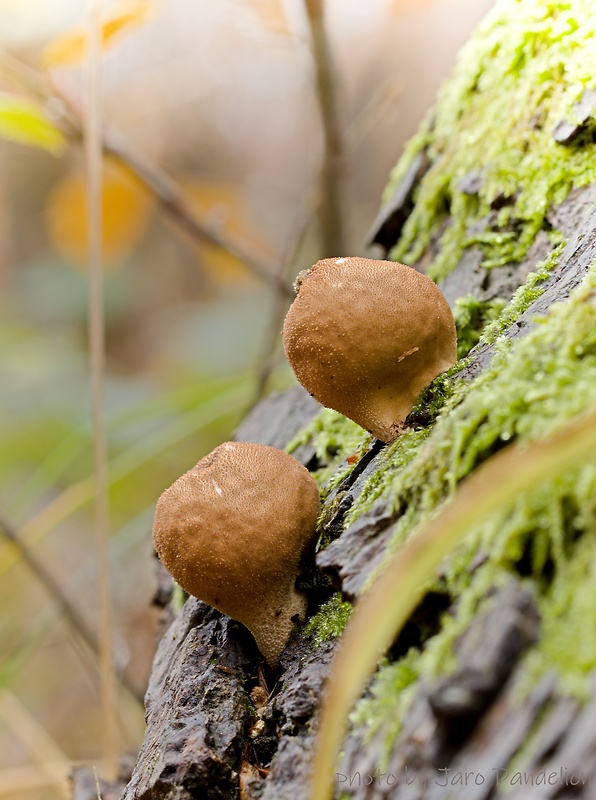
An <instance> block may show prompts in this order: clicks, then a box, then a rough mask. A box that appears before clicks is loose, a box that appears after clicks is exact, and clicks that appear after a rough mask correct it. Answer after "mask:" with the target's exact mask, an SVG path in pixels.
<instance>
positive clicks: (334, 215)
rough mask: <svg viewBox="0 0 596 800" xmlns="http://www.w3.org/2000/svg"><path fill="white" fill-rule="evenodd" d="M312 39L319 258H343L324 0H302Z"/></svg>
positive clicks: (339, 158)
mask: <svg viewBox="0 0 596 800" xmlns="http://www.w3.org/2000/svg"><path fill="white" fill-rule="evenodd" d="M304 1H305V5H306V10H307V13H308V21H309V24H310V30H311V36H312V50H313V58H314V61H315V68H316V79H317V96H318V99H319V107H320V110H321V120H322V123H323V130H324V134H325V155H324V162H323V172H322V176H321V177H322V180H321V182H322V189H323V197H322V199H321V205H320V210H319V218H320V226H321V245H322V250H323V252H322V255H323V257H325V258H329V257H332V256H343V255H346V252H345V241H344V230H343V213H342V191H341V174H342V169H343V152H342V151H343V148H342V137H341V131H340V127H339V122H338V118H337V99H336V92H335V79H334V75H333V68H332V64H331V57H330V53H329V44H328V41H327V36H326V33H325V2H324V0H304Z"/></svg>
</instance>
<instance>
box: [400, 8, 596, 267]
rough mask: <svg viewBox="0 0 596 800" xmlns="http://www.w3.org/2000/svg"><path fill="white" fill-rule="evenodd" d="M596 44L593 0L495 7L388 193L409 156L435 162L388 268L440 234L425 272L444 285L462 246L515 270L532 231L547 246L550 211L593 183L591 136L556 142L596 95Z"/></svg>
mask: <svg viewBox="0 0 596 800" xmlns="http://www.w3.org/2000/svg"><path fill="white" fill-rule="evenodd" d="M595 34H596V16H595V15H594V13H593V4H592V2H591V0H567V2H564V1H561V2H555V1H553V2H542V0H523V2H521V1H520V0H499V2H497V3H496V5H495V7H494V9H493V10H492V12H491V13H490V14H489V15H488V16H487V18H486V20H485V21H484V23H483V24H482V25H481V26H480V28H479V30H478V31H477V33H476V34H475V36H474V37H473V39H472V40H471V41H470V42H469V44H468V45H467V46H466V47H465V48H464V49H463V50H462V51H461V54H460V58H459V61H458V64H457V67H456V69H455V72H454V75H453V76H452V77H451V79H450V80H449V82H448V83H447V84H446V85H445V86H444V87H443V89H442V91H441V93H440V95H439V99H438V103H437V106H436V109H435V111H434V115H433V116H432V126H431V122H430V120H431V117H429V120H428V121H427V122H425V124H424V125H423V127H422V129H421V132H420V133H419V134H418V135H417V136H416V137H415V139H414V140H413V141H412V142H411V143H410V145H409V146H408V148H407V149H406V152H405V153H404V156H403V158H402V159H401V160H400V163H399V164H398V166H397V168H396V170H395V171H394V174H393V176H392V181H391V184H390V186H389V187H388V194H390V192H391V191H392V189H393V187H394V186H395V184H396V183H397V182H398V181H399V180H400V178H401V177H402V176H403V175H404V173H405V171H406V170H407V168H408V166H409V164H410V163H411V160H412V158H413V157H414V156H415V155H416V153H418V152H419V151H420V150H422V149H424V150H426V152H427V155H428V157H429V158H430V161H431V167H430V169H429V170H428V172H427V173H426V175H425V177H424V178H423V180H422V181H421V183H420V185H419V186H418V188H417V193H416V197H415V206H414V209H413V212H412V213H411V214H410V216H409V218H408V220H407V222H406V224H405V226H404V228H403V231H402V234H401V238H400V239H399V241H398V242H397V244H396V246H395V247H394V249H393V251H392V253H391V257H392V258H395V259H397V260H400V261H405V262H406V263H414V262H416V261H418V260H419V259H420V258H421V256H422V254H423V253H424V251H425V250H426V248H427V247H428V246H429V244H430V242H431V240H432V239H433V238H434V237H436V236H438V235H440V236H441V239H440V247H439V252H438V255H437V257H436V258H435V260H434V262H433V263H432V265H431V266H430V269H429V274H430V275H431V276H432V277H433V278H435V279H436V280H439V279H442V278H444V277H445V276H446V275H448V274H449V272H450V271H451V270H452V269H453V267H454V266H455V265H456V264H457V262H458V261H459V259H460V257H461V255H462V253H463V251H464V249H465V248H467V247H471V246H475V247H480V249H481V250H482V254H483V262H482V263H483V266H484V267H486V268H493V267H498V266H500V265H503V264H507V263H511V262H513V263H516V262H520V261H522V260H523V259H524V258H525V256H526V255H527V253H528V250H529V248H530V246H531V245H532V242H533V241H534V238H535V236H536V233H537V232H538V231H539V230H541V229H544V230H546V231H547V232H549V235H553V232H552V231H551V228H550V225H549V223H548V222H547V220H546V212H547V211H548V209H549V208H550V207H551V206H552V205H554V204H557V203H560V202H562V200H564V198H565V197H566V196H567V194H568V193H569V191H570V190H571V189H573V188H576V187H580V186H585V185H587V184H589V183H591V182H594V181H595V180H596V158H595V156H596V144H595V143H594V140H593V137H591V136H588V135H586V136H584V137H583V138H582V139H581V140H580V141H578V142H577V143H574V145H573V146H564V145H560V144H557V143H556V142H555V140H554V139H553V137H552V130H553V128H554V126H555V125H556V124H557V122H559V121H560V120H561V119H564V118H566V119H572V117H573V110H572V107H573V105H574V103H576V102H577V100H578V99H579V98H580V97H581V94H582V92H583V91H584V89H585V88H589V87H594V86H596V77H595V76H596V47H594V46H593V40H594V35H595ZM471 173H472V174H480V176H481V187H480V189H479V192H478V194H477V195H470V194H465V193H464V192H462V190H461V188H460V187H461V181H462V179H463V178H464V177H466V176H468V175H469V174H471ZM448 216H449V217H450V224H449V226H448V227H447V229H446V230H445V231H444V232H443V233H441V230H442V227H443V225H444V220H445V219H446V218H447V217H448ZM559 241H560V237H559V238H558V240H557V233H556V232H554V236H553V242H554V244H558V243H559Z"/></svg>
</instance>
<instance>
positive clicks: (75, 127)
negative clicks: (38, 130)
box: [0, 49, 293, 297]
mask: <svg viewBox="0 0 596 800" xmlns="http://www.w3.org/2000/svg"><path fill="white" fill-rule="evenodd" d="M0 73H1V74H3V75H5V77H7V78H9V79H10V80H12V81H13V82H14V83H16V84H18V85H19V86H20V87H21V88H22V89H25V90H26V91H27V92H29V93H30V94H32V95H34V96H35V97H36V98H37V99H38V100H41V101H42V102H44V103H45V106H46V112H47V114H48V117H49V118H50V119H51V120H52V122H54V123H55V124H56V125H58V126H59V127H60V128H61V130H62V131H63V132H64V134H65V135H66V136H67V137H68V138H69V139H71V140H73V141H77V142H79V143H80V142H81V141H82V122H81V120H82V119H84V116H85V107H84V103H83V102H82V100H81V99H80V98H79V97H76V96H75V93H74V91H73V90H72V88H70V87H69V89H68V91H67V90H65V89H64V88H63V87H58V85H57V82H56V81H55V80H54V82H51V81H50V80H48V78H47V77H46V75H45V74H44V73H42V72H40V71H38V70H35V69H33V68H31V67H29V66H28V65H27V64H24V63H23V62H21V61H20V60H19V59H16V58H15V57H14V56H12V55H10V54H9V53H7V52H5V51H4V50H2V49H0ZM102 144H103V150H104V152H105V153H109V154H110V155H112V156H114V157H115V158H118V159H119V160H120V161H122V163H124V164H125V165H126V166H127V167H128V168H129V169H130V170H132V172H134V174H135V175H136V176H137V178H138V179H139V180H140V181H141V182H142V183H143V184H144V185H145V186H146V187H147V188H148V189H149V190H150V191H151V192H152V193H153V194H154V195H155V197H156V198H157V199H158V201H159V203H160V205H161V206H162V208H163V210H164V211H165V213H166V214H168V216H169V217H170V218H171V219H172V220H173V221H174V222H175V223H176V224H177V225H178V227H180V228H182V229H183V230H185V231H186V232H187V233H188V234H190V235H191V236H192V237H193V238H194V239H196V240H198V241H199V242H201V243H209V244H214V245H216V246H217V247H221V248H222V249H223V250H226V251H227V252H228V253H230V254H231V255H233V256H234V257H236V258H237V259H239V260H240V261H242V263H243V264H244V265H245V266H246V267H247V269H249V270H250V271H251V272H252V273H253V274H254V275H256V276H257V277H258V278H259V279H260V280H262V281H264V282H266V283H269V284H270V285H272V286H273V287H274V288H276V290H277V291H279V292H282V293H283V294H284V295H285V296H286V297H292V296H293V292H292V287H291V286H290V285H289V283H282V279H281V277H280V275H279V264H278V262H277V261H276V260H275V259H269V258H263V256H262V255H260V254H259V255H258V256H257V255H256V254H254V253H251V252H250V251H249V250H250V248H249V247H248V246H247V245H246V243H242V244H240V243H239V242H237V241H232V240H230V239H227V238H226V237H225V236H224V235H223V234H222V232H221V230H217V229H216V228H212V227H207V226H206V225H205V224H204V223H203V222H202V221H201V220H199V219H198V218H197V216H196V214H195V213H194V211H193V209H192V208H191V206H190V204H189V203H188V201H187V200H186V198H185V196H184V193H183V191H182V189H181V187H180V186H179V184H178V183H177V182H176V181H175V180H174V179H173V178H171V177H170V176H169V175H168V174H167V173H166V172H164V170H162V169H161V167H159V166H157V164H154V163H153V162H152V161H150V160H149V159H148V158H146V157H144V156H143V155H141V154H140V153H138V152H137V151H136V150H135V149H134V147H132V145H131V144H130V143H129V142H128V141H127V139H126V137H125V136H124V135H123V134H122V133H121V132H120V131H118V130H117V129H116V128H114V127H108V126H105V125H104V127H103V131H102Z"/></svg>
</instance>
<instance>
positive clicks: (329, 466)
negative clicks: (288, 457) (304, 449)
mask: <svg viewBox="0 0 596 800" xmlns="http://www.w3.org/2000/svg"><path fill="white" fill-rule="evenodd" d="M372 441H373V438H372V436H371V435H370V434H369V433H367V432H366V431H364V430H363V429H362V428H361V427H360V425H357V424H356V423H355V422H352V420H350V419H348V418H347V417H344V416H343V414H339V413H338V412H337V411H333V410H331V409H330V408H322V409H321V411H320V412H319V413H318V414H317V416H316V417H315V418H314V419H313V420H312V422H311V423H310V424H309V425H307V426H306V427H305V428H303V429H302V430H301V431H299V433H298V434H297V435H296V436H295V437H294V438H293V439H292V441H291V442H290V443H289V444H288V445H287V446H286V452H288V453H293V452H294V451H295V450H297V449H298V448H299V447H301V446H302V445H305V444H308V443H309V442H311V443H312V445H313V447H314V448H315V455H316V457H317V461H318V462H319V463H320V464H321V465H322V466H321V467H320V468H319V469H318V470H316V471H315V472H314V473H313V477H314V478H315V480H316V481H317V483H318V484H319V486H320V487H322V488H323V491H322V497H323V499H325V497H326V496H327V495H328V494H329V492H330V491H331V490H332V489H334V488H335V487H336V486H338V485H339V484H340V483H341V481H342V480H344V478H346V477H347V476H348V475H349V474H350V472H351V471H352V470H353V469H354V464H355V463H357V460H358V459H356V461H355V462H354V464H348V465H346V466H345V467H344V469H342V470H338V469H337V466H338V465H339V464H340V463H341V462H342V461H344V460H345V459H346V458H347V457H348V456H351V455H357V456H359V457H360V456H362V455H364V453H365V452H366V451H367V450H368V449H369V447H370V445H371V443H372Z"/></svg>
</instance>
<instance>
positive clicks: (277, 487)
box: [153, 442, 320, 667]
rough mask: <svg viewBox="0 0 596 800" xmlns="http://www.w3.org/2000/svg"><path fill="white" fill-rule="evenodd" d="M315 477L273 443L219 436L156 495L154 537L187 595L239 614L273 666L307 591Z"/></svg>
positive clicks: (317, 506) (301, 615)
mask: <svg viewBox="0 0 596 800" xmlns="http://www.w3.org/2000/svg"><path fill="white" fill-rule="evenodd" d="M319 513H320V499H319V491H318V488H317V485H316V483H315V481H314V480H313V478H312V477H311V475H310V473H309V472H308V470H307V469H306V468H305V467H303V466H302V464H300V463H299V462H298V461H296V459H295V458H293V457H292V456H290V455H288V454H287V453H284V452H283V451H281V450H277V449H276V448H274V447H269V446H267V445H261V444H249V443H243V442H225V443H224V444H222V445H220V446H219V447H217V448H216V449H215V450H214V451H213V452H212V453H210V454H209V455H207V456H205V457H204V458H202V459H201V460H200V461H199V463H198V464H197V465H196V466H195V467H193V469H191V470H189V471H188V472H187V473H185V474H184V475H182V477H181V478H179V479H178V480H177V481H176V482H175V483H174V484H173V485H172V486H170V488H169V489H166V491H165V492H164V493H163V494H162V495H161V497H160V498H159V501H158V503H157V508H156V511H155V521H154V525H153V541H154V544H155V549H156V551H157V554H158V556H159V558H160V560H161V562H162V563H163V565H164V566H165V567H166V569H167V570H168V572H169V573H170V574H171V575H172V577H173V578H174V580H175V581H176V582H177V583H178V584H179V585H180V586H181V587H182V588H183V589H184V590H185V591H186V592H188V593H189V594H192V595H194V596H195V597H198V598H199V599H200V600H203V601H204V602H206V603H208V604H209V605H211V606H213V607H214V608H217V609H218V610H219V611H221V612H223V613H224V614H227V615H228V616H229V617H232V618H233V619H236V620H238V621H239V622H242V623H243V624H244V625H245V626H246V627H247V628H248V629H249V630H250V631H251V633H252V634H253V636H254V638H255V640H256V643H257V646H258V648H259V650H260V651H261V653H262V654H263V656H264V657H265V659H266V661H267V663H268V664H269V665H270V666H271V667H275V666H276V665H277V663H278V660H279V655H280V653H281V652H282V650H283V649H284V647H285V645H286V644H287V641H288V638H289V636H290V633H291V631H292V628H293V626H294V624H295V623H296V622H303V621H304V617H305V614H306V607H307V599H306V596H305V595H304V594H302V593H301V592H298V591H296V586H295V583H296V577H297V576H298V575H299V574H300V573H301V572H303V571H304V570H303V564H304V562H305V560H306V559H307V557H308V556H309V555H310V554H311V553H312V551H313V550H314V546H315V543H316V525H317V519H318V517H319Z"/></svg>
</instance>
